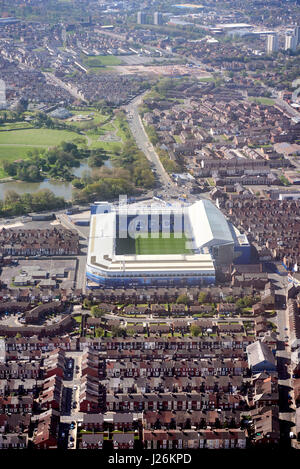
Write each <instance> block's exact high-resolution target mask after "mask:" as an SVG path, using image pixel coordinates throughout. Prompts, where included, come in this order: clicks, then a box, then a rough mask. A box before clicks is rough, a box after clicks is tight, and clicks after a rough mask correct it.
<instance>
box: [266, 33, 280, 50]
mask: <svg viewBox="0 0 300 469" xmlns="http://www.w3.org/2000/svg"><path fill="white" fill-rule="evenodd" d="M277 51H278V36H277V34H268V36H267V53H268V54H272V53H273V52H277Z"/></svg>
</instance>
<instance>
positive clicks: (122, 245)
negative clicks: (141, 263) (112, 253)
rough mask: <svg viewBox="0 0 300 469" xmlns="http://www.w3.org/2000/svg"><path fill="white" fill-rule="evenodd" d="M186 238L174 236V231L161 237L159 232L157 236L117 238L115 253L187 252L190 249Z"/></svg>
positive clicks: (153, 253)
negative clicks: (187, 246) (168, 235)
mask: <svg viewBox="0 0 300 469" xmlns="http://www.w3.org/2000/svg"><path fill="white" fill-rule="evenodd" d="M186 242H187V238H186V237H185V236H184V235H183V236H182V237H181V238H176V237H175V234H174V233H170V237H169V238H163V237H162V235H161V234H160V236H159V238H151V237H150V236H148V238H142V237H138V238H136V239H132V238H127V239H117V240H116V254H117V255H126V254H137V255H140V254H145V255H158V254H160V255H164V254H165V255H166V254H189V253H190V252H191V250H190V249H187V248H186Z"/></svg>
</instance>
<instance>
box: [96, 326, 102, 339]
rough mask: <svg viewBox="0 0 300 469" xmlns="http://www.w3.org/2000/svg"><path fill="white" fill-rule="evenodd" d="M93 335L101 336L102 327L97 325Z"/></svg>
mask: <svg viewBox="0 0 300 469" xmlns="http://www.w3.org/2000/svg"><path fill="white" fill-rule="evenodd" d="M95 335H96V337H103V335H104V329H102V327H97V329H96V330H95Z"/></svg>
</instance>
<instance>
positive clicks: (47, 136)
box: [0, 129, 78, 147]
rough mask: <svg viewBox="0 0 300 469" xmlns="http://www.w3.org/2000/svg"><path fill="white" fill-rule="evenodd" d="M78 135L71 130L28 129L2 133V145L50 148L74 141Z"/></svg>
mask: <svg viewBox="0 0 300 469" xmlns="http://www.w3.org/2000/svg"><path fill="white" fill-rule="evenodd" d="M77 137H78V134H76V133H75V132H70V131H69V130H56V129H28V130H27V129H26V130H12V131H8V132H1V133H0V145H12V146H13V145H24V146H25V145H29V146H41V147H48V146H54V145H58V144H59V143H61V142H62V141H68V142H70V141H72V140H74V138H77Z"/></svg>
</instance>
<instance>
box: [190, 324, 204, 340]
mask: <svg viewBox="0 0 300 469" xmlns="http://www.w3.org/2000/svg"><path fill="white" fill-rule="evenodd" d="M190 330H191V334H192V335H193V336H194V337H198V336H199V335H200V334H201V327H199V326H196V325H195V324H192V325H191V328H190Z"/></svg>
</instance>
